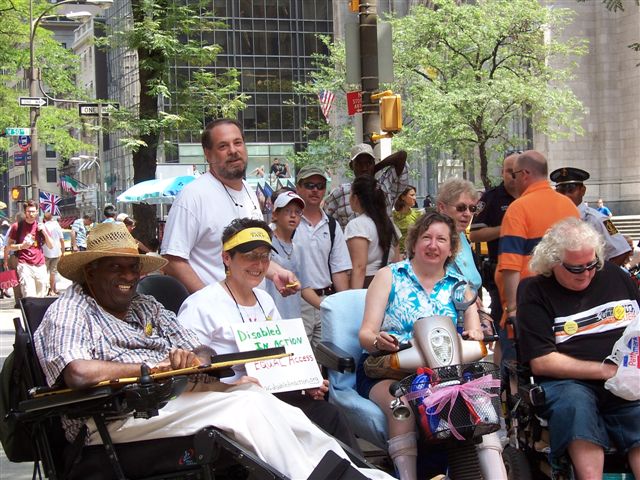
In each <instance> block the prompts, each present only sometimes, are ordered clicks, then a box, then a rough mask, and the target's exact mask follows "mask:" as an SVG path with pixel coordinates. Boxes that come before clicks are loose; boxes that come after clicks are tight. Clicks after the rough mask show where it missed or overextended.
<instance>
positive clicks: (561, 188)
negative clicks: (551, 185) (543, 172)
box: [556, 183, 581, 193]
mask: <svg viewBox="0 0 640 480" xmlns="http://www.w3.org/2000/svg"><path fill="white" fill-rule="evenodd" d="M580 185H581V184H579V183H563V184H562V185H556V192H558V193H573V192H575V191H576V190H577V189H578V187H579V186H580Z"/></svg>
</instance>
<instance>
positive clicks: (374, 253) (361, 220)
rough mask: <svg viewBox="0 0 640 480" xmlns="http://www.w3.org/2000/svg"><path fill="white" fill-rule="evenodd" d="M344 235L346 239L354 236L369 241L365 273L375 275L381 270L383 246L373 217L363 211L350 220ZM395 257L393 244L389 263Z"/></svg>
mask: <svg viewBox="0 0 640 480" xmlns="http://www.w3.org/2000/svg"><path fill="white" fill-rule="evenodd" d="M344 237H345V239H346V240H349V239H350V238H354V237H361V238H365V239H366V240H368V242H369V247H368V248H369V249H368V251H367V269H366V273H365V275H367V276H369V275H375V274H376V272H377V271H378V270H380V269H381V268H382V267H383V265H382V255H383V253H384V252H383V251H382V247H381V246H380V239H379V238H378V230H376V224H375V223H374V222H373V220H372V219H371V217H369V215H367V214H366V213H361V214H360V215H358V216H357V217H356V218H354V219H353V220H349V223H347V226H346V228H345V229H344ZM393 257H394V247H393V245H391V249H390V250H389V256H388V258H387V263H389V260H390V259H392V258H393Z"/></svg>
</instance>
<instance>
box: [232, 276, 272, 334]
mask: <svg viewBox="0 0 640 480" xmlns="http://www.w3.org/2000/svg"><path fill="white" fill-rule="evenodd" d="M224 286H225V287H227V290H228V291H229V295H231V298H233V302H234V303H235V304H236V309H237V310H238V314H239V315H240V320H242V323H245V320H244V315H243V314H242V310H241V309H240V305H239V304H238V301H237V300H236V296H235V295H234V294H233V292H232V291H231V287H230V286H229V284H228V283H227V281H226V280H225V281H224ZM251 293H253V298H255V299H256V302H258V306H259V307H260V310H261V311H262V315H263V316H264V318H265V320H267V321H269V320H271V316H270V315H269V316H268V315H267V314H266V313H265V312H264V308H262V304H261V303H260V300H258V297H257V296H256V292H254V291H253V290H251ZM243 307H244V305H243ZM247 320H248V321H249V322H250V323H251V322H257V321H258V319H257V318H254V319H251V318H248V319H247Z"/></svg>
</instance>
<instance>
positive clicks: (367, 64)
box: [359, 0, 380, 143]
mask: <svg viewBox="0 0 640 480" xmlns="http://www.w3.org/2000/svg"><path fill="white" fill-rule="evenodd" d="M359 13H360V72H361V74H360V83H361V85H362V133H363V140H364V141H365V142H367V143H372V142H371V135H372V134H374V133H377V132H379V131H380V114H379V106H378V105H379V103H378V101H377V100H372V99H371V95H372V94H374V93H376V92H377V91H378V89H379V80H378V13H377V3H376V0H360V4H359Z"/></svg>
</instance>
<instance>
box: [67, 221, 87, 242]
mask: <svg viewBox="0 0 640 480" xmlns="http://www.w3.org/2000/svg"><path fill="white" fill-rule="evenodd" d="M71 229H72V230H73V231H74V232H76V244H77V245H78V247H83V248H87V227H86V226H85V224H84V220H83V219H82V218H78V219H76V220H74V222H73V223H72V224H71Z"/></svg>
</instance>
